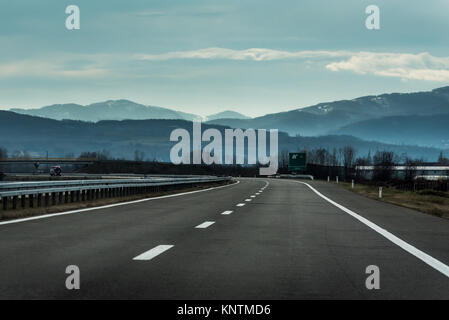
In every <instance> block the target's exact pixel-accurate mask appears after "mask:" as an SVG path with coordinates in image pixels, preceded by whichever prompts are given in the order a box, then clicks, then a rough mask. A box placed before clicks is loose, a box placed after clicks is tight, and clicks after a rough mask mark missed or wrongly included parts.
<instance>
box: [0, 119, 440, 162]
mask: <svg viewBox="0 0 449 320" xmlns="http://www.w3.org/2000/svg"><path fill="white" fill-rule="evenodd" d="M177 128H184V129H186V130H188V131H189V132H191V131H192V122H190V121H185V120H158V119H156V120H155V119H153V120H121V121H117V120H103V121H99V122H84V121H74V120H53V119H46V118H42V117H35V116H28V115H21V114H17V113H14V112H10V111H0V147H3V148H6V149H7V150H8V151H9V154H13V153H15V151H27V152H28V153H29V154H30V155H31V156H36V157H38V156H41V157H42V156H45V155H46V152H48V153H49V154H50V156H51V157H64V156H66V155H70V156H78V155H79V154H80V153H82V152H86V151H90V152H93V151H102V150H107V152H108V153H109V155H110V156H112V157H115V158H123V159H133V157H134V151H135V150H140V151H142V152H144V153H145V158H146V159H149V160H153V159H156V160H159V161H169V160H170V159H169V155H170V149H171V147H172V146H173V145H174V144H175V142H171V141H170V133H171V132H172V131H173V130H174V129H177ZM202 128H203V130H206V129H208V128H216V129H218V130H219V131H220V132H222V135H224V134H223V131H224V129H225V128H228V127H225V126H219V125H211V124H203V125H202ZM348 145H350V146H352V147H354V148H355V149H356V150H357V153H358V154H359V155H362V156H365V155H366V154H368V152H370V151H371V153H374V152H375V151H376V150H391V151H394V152H395V153H396V154H398V155H401V154H404V153H406V154H408V155H409V156H411V157H418V158H421V157H422V158H424V159H427V160H436V159H437V157H438V155H439V153H440V152H441V150H440V149H437V148H429V147H418V146H410V145H392V144H386V143H381V142H376V141H364V140H361V139H359V138H355V137H352V136H345V135H328V136H320V137H303V136H295V137H292V136H289V135H288V134H287V133H284V132H280V133H279V152H282V151H298V150H304V149H307V150H312V149H317V148H325V149H328V150H329V151H332V150H333V149H334V148H335V149H337V150H338V149H341V148H343V147H345V146H348Z"/></svg>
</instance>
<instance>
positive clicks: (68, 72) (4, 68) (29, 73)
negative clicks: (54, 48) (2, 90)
mask: <svg viewBox="0 0 449 320" xmlns="http://www.w3.org/2000/svg"><path fill="white" fill-rule="evenodd" d="M100 58H101V56H99V57H95V56H86V55H68V56H66V57H64V58H61V57H59V58H54V59H50V60H48V59H45V60H40V59H36V60H20V61H13V62H9V63H4V64H0V77H3V78H7V77H50V78H51V77H53V78H59V77H65V78H93V77H102V76H105V75H107V74H108V70H107V69H105V68H104V67H103V66H102V65H101V63H99V62H98V61H99V60H100ZM78 59H89V60H90V61H88V62H86V63H85V65H83V66H81V67H73V66H70V63H71V62H73V61H77V60H78Z"/></svg>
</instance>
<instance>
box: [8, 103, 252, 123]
mask: <svg viewBox="0 0 449 320" xmlns="http://www.w3.org/2000/svg"><path fill="white" fill-rule="evenodd" d="M10 111H13V112H16V113H20V114H26V115H30V116H38V117H43V118H49V119H54V120H81V121H88V122H98V121H101V120H147V119H171V120H188V121H208V120H217V119H222V118H232V119H250V118H249V117H247V116H245V115H243V114H241V113H238V112H235V111H229V110H228V111H223V112H219V113H215V114H212V115H210V116H207V117H205V118H203V117H201V116H199V115H196V114H192V113H185V112H181V111H176V110H171V109H168V108H162V107H155V106H145V105H143V104H139V103H135V102H133V101H130V100H125V99H122V100H108V101H104V102H97V103H93V104H90V105H87V106H82V105H79V104H74V103H67V104H54V105H51V106H46V107H42V108H38V109H19V108H12V109H10Z"/></svg>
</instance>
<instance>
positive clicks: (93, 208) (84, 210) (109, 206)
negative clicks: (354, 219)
mask: <svg viewBox="0 0 449 320" xmlns="http://www.w3.org/2000/svg"><path fill="white" fill-rule="evenodd" d="M239 183H240V181H237V182H235V183H232V184H227V185H225V186H219V187H212V188H208V189H203V190H196V191H189V192H183V193H175V194H169V195H166V196H159V197H152V198H145V199H139V200H133V201H128V202H119V203H113V204H108V205H105V206H100V207H92V208H85V209H77V210H71V211H65V212H58V213H50V214H44V215H40V216H34V217H28V218H22V219H15V220H10V221H4V222H0V226H2V225H7V224H13V223H20V222H26V221H32V220H40V219H46V218H52V217H59V216H65V215H69V214H73V213H82V212H86V211H93V210H101V209H108V208H113V207H118V206H126V205H128V204H134V203H140V202H146V201H152V200H158V199H166V198H173V197H179V196H184V195H188V194H193V193H199V192H205V191H211V190H216V189H221V188H227V187H231V186H235V185H237V184H239Z"/></svg>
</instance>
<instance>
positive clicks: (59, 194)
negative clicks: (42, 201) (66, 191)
mask: <svg viewBox="0 0 449 320" xmlns="http://www.w3.org/2000/svg"><path fill="white" fill-rule="evenodd" d="M58 200H59V204H62V192H58Z"/></svg>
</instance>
